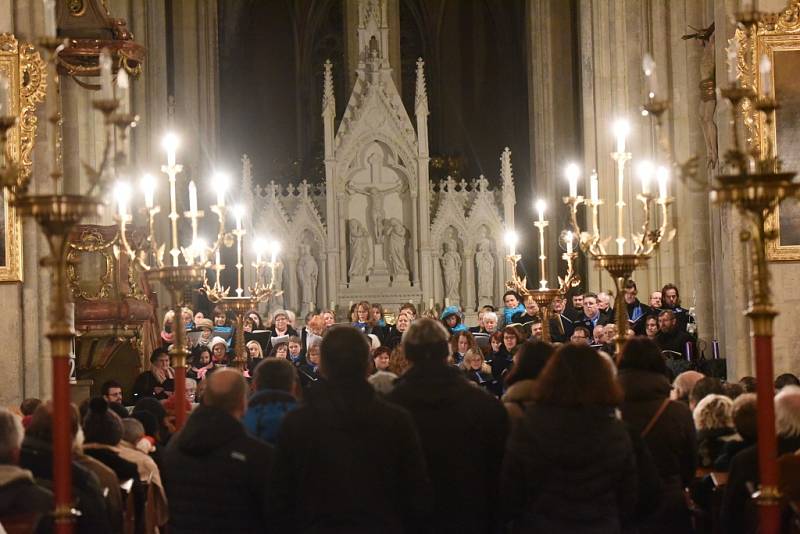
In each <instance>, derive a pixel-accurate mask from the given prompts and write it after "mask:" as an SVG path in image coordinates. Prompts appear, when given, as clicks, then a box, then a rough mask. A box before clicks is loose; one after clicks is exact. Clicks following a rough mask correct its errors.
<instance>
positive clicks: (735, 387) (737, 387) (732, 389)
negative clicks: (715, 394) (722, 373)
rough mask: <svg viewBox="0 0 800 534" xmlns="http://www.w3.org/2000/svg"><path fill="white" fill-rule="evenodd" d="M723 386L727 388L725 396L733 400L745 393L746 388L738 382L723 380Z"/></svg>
mask: <svg viewBox="0 0 800 534" xmlns="http://www.w3.org/2000/svg"><path fill="white" fill-rule="evenodd" d="M722 387H723V388H724V390H725V396H726V397H728V398H729V399H731V400H736V398H737V397H738V396H739V395H741V394H742V393H744V388H743V387H742V385H741V384H739V383H737V382H723V384H722Z"/></svg>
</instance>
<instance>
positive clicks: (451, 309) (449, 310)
mask: <svg viewBox="0 0 800 534" xmlns="http://www.w3.org/2000/svg"><path fill="white" fill-rule="evenodd" d="M452 315H455V316H456V318H458V322H457V323H456V325H455V326H452V327H451V326H447V322H446V319H447V318H448V317H450V316H452ZM439 320H440V321H442V323H444V326H445V328H447V331H448V332H450V333H451V334H456V333H458V332H466V331H467V327H466V326H465V325H464V322H463V321H462V319H461V312H460V311H459V309H458V306H448V307H446V308H445V309H444V310H442V315H441V316H439Z"/></svg>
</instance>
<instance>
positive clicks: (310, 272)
mask: <svg viewBox="0 0 800 534" xmlns="http://www.w3.org/2000/svg"><path fill="white" fill-rule="evenodd" d="M318 276H319V267H318V266H317V260H316V259H315V258H314V256H312V255H311V247H310V246H308V245H300V259H299V260H298V261H297V278H298V279H299V281H300V288H301V291H300V295H301V301H300V302H301V303H302V304H301V306H300V309H301V310H302V311H303V312H308V311H310V310H311V309H312V308H313V307H314V301H315V300H316V297H317V278H318Z"/></svg>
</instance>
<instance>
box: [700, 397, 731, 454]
mask: <svg viewBox="0 0 800 534" xmlns="http://www.w3.org/2000/svg"><path fill="white" fill-rule="evenodd" d="M692 417H693V418H694V427H695V429H697V455H698V456H697V457H698V467H702V468H706V469H711V468H713V467H714V464H715V463H716V461H717V458H718V457H719V456H720V454H722V450H723V448H724V447H725V444H726V443H727V442H728V441H732V440H735V439H737V438H738V436H736V429H735V428H734V426H733V401H732V400H731V399H729V398H728V397H726V396H724V395H715V394H711V395H706V396H705V398H703V400H701V401H700V402H698V403H697V406H696V407H695V409H694V411H693V412H692Z"/></svg>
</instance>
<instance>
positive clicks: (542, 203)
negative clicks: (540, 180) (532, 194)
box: [536, 198, 546, 222]
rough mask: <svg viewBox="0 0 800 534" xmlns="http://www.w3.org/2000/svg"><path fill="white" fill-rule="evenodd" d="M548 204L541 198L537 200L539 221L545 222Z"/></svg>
mask: <svg viewBox="0 0 800 534" xmlns="http://www.w3.org/2000/svg"><path fill="white" fill-rule="evenodd" d="M545 206H546V204H545V201H544V200H542V199H541V198H540V199H539V200H537V201H536V211H537V212H538V213H539V222H544V208H545Z"/></svg>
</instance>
